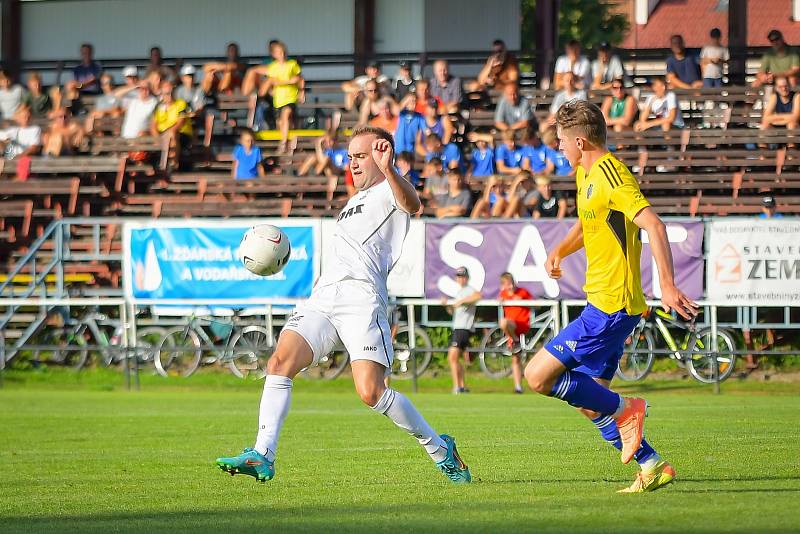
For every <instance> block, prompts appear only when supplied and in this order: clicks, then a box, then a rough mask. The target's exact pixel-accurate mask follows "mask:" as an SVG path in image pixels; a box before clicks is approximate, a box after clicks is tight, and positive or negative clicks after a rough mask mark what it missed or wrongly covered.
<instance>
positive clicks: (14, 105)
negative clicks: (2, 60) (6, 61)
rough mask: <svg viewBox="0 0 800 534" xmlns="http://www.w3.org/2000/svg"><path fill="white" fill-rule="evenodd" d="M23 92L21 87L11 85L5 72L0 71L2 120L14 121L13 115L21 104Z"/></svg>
mask: <svg viewBox="0 0 800 534" xmlns="http://www.w3.org/2000/svg"><path fill="white" fill-rule="evenodd" d="M24 94H25V90H24V89H23V88H22V86H21V85H19V84H16V83H13V82H12V81H11V78H10V77H9V76H8V74H7V73H6V71H4V70H0V115H2V117H0V118H2V120H6V121H10V120H13V119H14V114H15V113H16V112H17V110H18V109H19V106H20V104H22V97H23V96H24Z"/></svg>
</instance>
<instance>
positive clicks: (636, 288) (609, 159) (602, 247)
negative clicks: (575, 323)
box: [575, 152, 650, 315]
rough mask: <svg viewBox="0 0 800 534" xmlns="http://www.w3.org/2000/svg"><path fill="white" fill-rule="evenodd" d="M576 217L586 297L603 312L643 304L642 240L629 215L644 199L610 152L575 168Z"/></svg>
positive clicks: (632, 310) (634, 309)
mask: <svg viewBox="0 0 800 534" xmlns="http://www.w3.org/2000/svg"><path fill="white" fill-rule="evenodd" d="M575 178H576V182H577V186H578V199H577V205H578V218H579V219H580V221H581V226H582V228H583V245H584V248H585V249H586V285H585V286H583V289H584V291H585V292H586V299H587V300H588V301H589V302H590V303H591V304H592V305H594V306H595V307H597V308H599V309H600V310H602V311H604V312H605V313H609V314H611V313H615V312H618V311H620V310H625V313H627V314H629V315H638V314H640V313H642V312H643V311H644V310H645V307H646V305H645V300H644V293H643V292H642V275H641V272H640V267H639V262H640V257H641V254H642V241H641V240H640V238H639V227H638V226H636V225H635V224H634V223H633V218H634V217H635V216H636V214H638V213H639V212H640V211H641V210H642V209H643V208H646V207H647V206H649V205H650V203H649V202H647V200H646V199H645V198H644V195H642V192H641V191H640V190H639V184H638V182H637V181H636V178H634V176H633V175H632V174H631V172H630V171H629V170H628V167H626V166H625V165H624V164H623V163H622V162H621V161H619V160H618V159H617V158H615V157H614V156H613V155H611V153H610V152H609V153H606V154H605V155H604V156H602V157H601V158H600V159H598V160H597V161H596V162H595V163H594V165H592V168H591V169H589V172H588V173H587V172H586V171H585V170H584V169H583V167H581V166H580V165H579V166H578V168H577V169H576V171H575Z"/></svg>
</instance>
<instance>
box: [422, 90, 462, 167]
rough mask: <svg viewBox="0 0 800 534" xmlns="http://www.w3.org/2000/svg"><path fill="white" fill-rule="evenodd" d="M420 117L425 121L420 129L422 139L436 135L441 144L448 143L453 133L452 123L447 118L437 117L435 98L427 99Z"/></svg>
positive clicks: (437, 107) (437, 105)
mask: <svg viewBox="0 0 800 534" xmlns="http://www.w3.org/2000/svg"><path fill="white" fill-rule="evenodd" d="M422 117H423V119H424V121H425V124H424V125H423V129H422V135H423V137H427V136H429V135H431V134H436V135H438V136H439V137H441V138H442V143H444V144H445V145H447V144H448V143H450V139H451V138H452V137H453V131H454V128H453V123H452V122H451V121H450V118H449V116H447V115H445V116H440V115H439V103H438V102H437V101H436V99H435V98H429V99H428V102H427V103H426V106H425V110H424V111H423V114H422ZM420 155H422V154H420Z"/></svg>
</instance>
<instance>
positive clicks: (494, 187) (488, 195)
mask: <svg viewBox="0 0 800 534" xmlns="http://www.w3.org/2000/svg"><path fill="white" fill-rule="evenodd" d="M507 207H508V191H507V190H506V184H505V182H504V181H503V177H502V176H490V177H489V178H488V179H487V180H486V184H485V185H484V188H483V194H482V195H481V197H480V198H479V199H478V201H477V202H476V203H475V207H474V208H472V213H471V214H470V218H471V219H485V218H489V217H502V216H503V215H504V214H505V212H506V208H507Z"/></svg>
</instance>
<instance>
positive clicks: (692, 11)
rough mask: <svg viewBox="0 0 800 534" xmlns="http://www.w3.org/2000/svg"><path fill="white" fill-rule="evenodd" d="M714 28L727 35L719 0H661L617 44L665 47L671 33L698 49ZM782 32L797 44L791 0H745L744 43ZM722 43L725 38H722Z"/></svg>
mask: <svg viewBox="0 0 800 534" xmlns="http://www.w3.org/2000/svg"><path fill="white" fill-rule="evenodd" d="M714 27H717V28H719V29H721V30H722V35H723V36H726V35H727V28H728V3H727V2H721V1H720V0H661V1H660V2H658V5H657V6H656V7H655V9H654V10H653V12H652V13H651V14H650V16H649V18H648V21H647V24H645V25H637V24H635V23H634V24H632V25H631V31H630V33H629V34H628V36H627V37H626V38H625V40H624V41H623V42H622V43H621V44H620V47H622V48H668V47H669V38H670V36H671V35H672V34H675V33H680V34H682V35H683V38H684V40H685V41H686V46H687V47H689V48H699V47H701V46H703V44H704V43H705V42H706V41H707V40H708V32H709V31H711V28H714ZM772 29H778V30H780V31H781V32H783V35H784V37H785V38H786V41H787V42H788V43H789V44H791V45H800V22H797V21H793V20H792V0H758V1H757V2H748V13H747V42H748V44H749V45H750V46H769V41H768V40H767V33H769V31H770V30H772ZM723 42H726V39H725V38H724V37H723Z"/></svg>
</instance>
